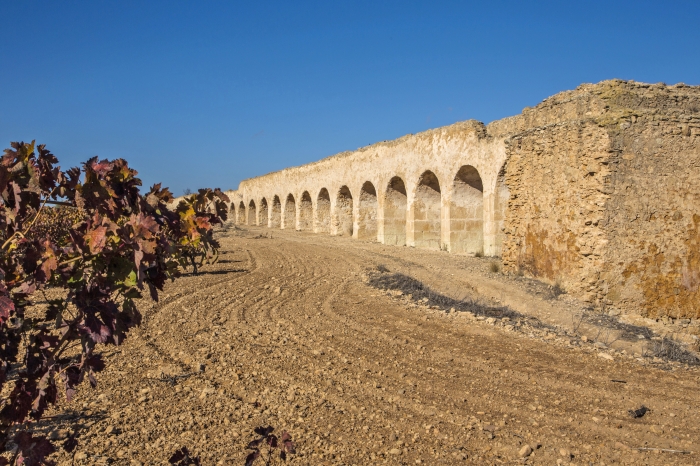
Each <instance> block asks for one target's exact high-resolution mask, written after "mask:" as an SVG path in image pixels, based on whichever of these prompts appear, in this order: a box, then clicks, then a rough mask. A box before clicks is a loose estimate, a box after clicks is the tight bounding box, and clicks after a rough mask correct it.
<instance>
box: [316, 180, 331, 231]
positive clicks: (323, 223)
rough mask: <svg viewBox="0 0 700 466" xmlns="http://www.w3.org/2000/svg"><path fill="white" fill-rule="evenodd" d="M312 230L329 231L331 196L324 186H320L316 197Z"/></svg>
mask: <svg viewBox="0 0 700 466" xmlns="http://www.w3.org/2000/svg"><path fill="white" fill-rule="evenodd" d="M314 232H316V233H330V232H331V196H330V194H328V190H327V189H326V188H321V191H319V193H318V197H317V198H316V219H315V221H314Z"/></svg>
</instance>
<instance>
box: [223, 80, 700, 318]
mask: <svg viewBox="0 0 700 466" xmlns="http://www.w3.org/2000/svg"><path fill="white" fill-rule="evenodd" d="M229 194H230V196H231V199H232V204H231V210H232V212H233V213H234V218H235V219H236V222H237V223H239V224H249V225H253V224H254V225H264V226H268V227H270V228H287V229H296V230H309V231H313V232H315V233H318V234H330V235H348V236H351V237H353V238H356V239H360V240H368V241H379V242H381V243H384V244H391V245H396V246H408V247H420V248H434V249H441V250H444V251H447V252H451V253H457V254H471V255H486V256H499V257H501V258H502V261H503V265H504V270H505V271H506V272H508V273H520V274H525V275H528V276H531V277H535V278H538V279H541V280H545V281H548V282H550V283H559V284H560V285H561V286H562V287H563V288H564V289H566V290H567V292H569V293H572V294H574V295H576V296H578V297H580V298H581V299H583V300H585V301H588V302H590V303H591V304H592V305H596V306H604V307H606V308H612V309H617V310H619V311H621V312H626V313H637V314H641V315H644V316H648V317H661V316H670V317H674V318H697V317H700V87H698V86H687V85H684V84H677V85H674V86H667V85H665V84H643V83H637V82H631V81H620V80H612V81H603V82H601V83H598V84H583V85H581V86H579V87H578V88H577V89H576V90H573V91H567V92H562V93H560V94H557V95H555V96H553V97H550V98H548V99H546V100H545V101H543V102H542V103H540V104H539V105H537V106H536V107H533V108H526V109H524V110H523V112H522V114H520V115H517V116H514V117H509V118H505V119H503V120H499V121H495V122H492V123H490V124H488V125H484V124H483V123H480V122H477V121H473V120H470V121H465V122H460V123H456V124H453V125H450V126H446V127H443V128H437V129H434V130H429V131H425V132H423V133H420V134H415V135H408V136H404V137H402V138H400V139H397V140H394V141H388V142H381V143H378V144H374V145H371V146H367V147H364V148H361V149H358V150H356V151H353V152H344V153H341V154H338V155H335V156H332V157H328V158H326V159H323V160H320V161H318V162H314V163H310V164H307V165H303V166H300V167H294V168H287V169H284V170H281V171H278V172H274V173H270V174H267V175H264V176H261V177H257V178H253V179H248V180H244V181H242V182H241V183H240V186H239V188H238V190H236V191H233V192H231V193H229Z"/></svg>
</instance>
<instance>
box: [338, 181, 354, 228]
mask: <svg viewBox="0 0 700 466" xmlns="http://www.w3.org/2000/svg"><path fill="white" fill-rule="evenodd" d="M334 223H335V231H336V233H335V234H336V235H338V236H352V235H353V233H354V230H355V229H354V223H355V222H354V221H353V200H352V194H351V193H350V189H349V188H348V187H347V186H341V187H340V189H339V190H338V195H337V196H336V201H335V222H334Z"/></svg>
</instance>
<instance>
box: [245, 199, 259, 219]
mask: <svg viewBox="0 0 700 466" xmlns="http://www.w3.org/2000/svg"><path fill="white" fill-rule="evenodd" d="M245 223H246V225H257V222H256V221H255V201H254V200H252V199H251V200H250V202H249V203H248V211H247V212H246V220H245Z"/></svg>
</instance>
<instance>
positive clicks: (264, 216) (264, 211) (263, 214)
mask: <svg viewBox="0 0 700 466" xmlns="http://www.w3.org/2000/svg"><path fill="white" fill-rule="evenodd" d="M268 217H269V209H268V208H267V199H265V198H264V197H263V198H262V199H261V200H260V210H259V211H258V225H260V226H265V227H266V226H268Z"/></svg>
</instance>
